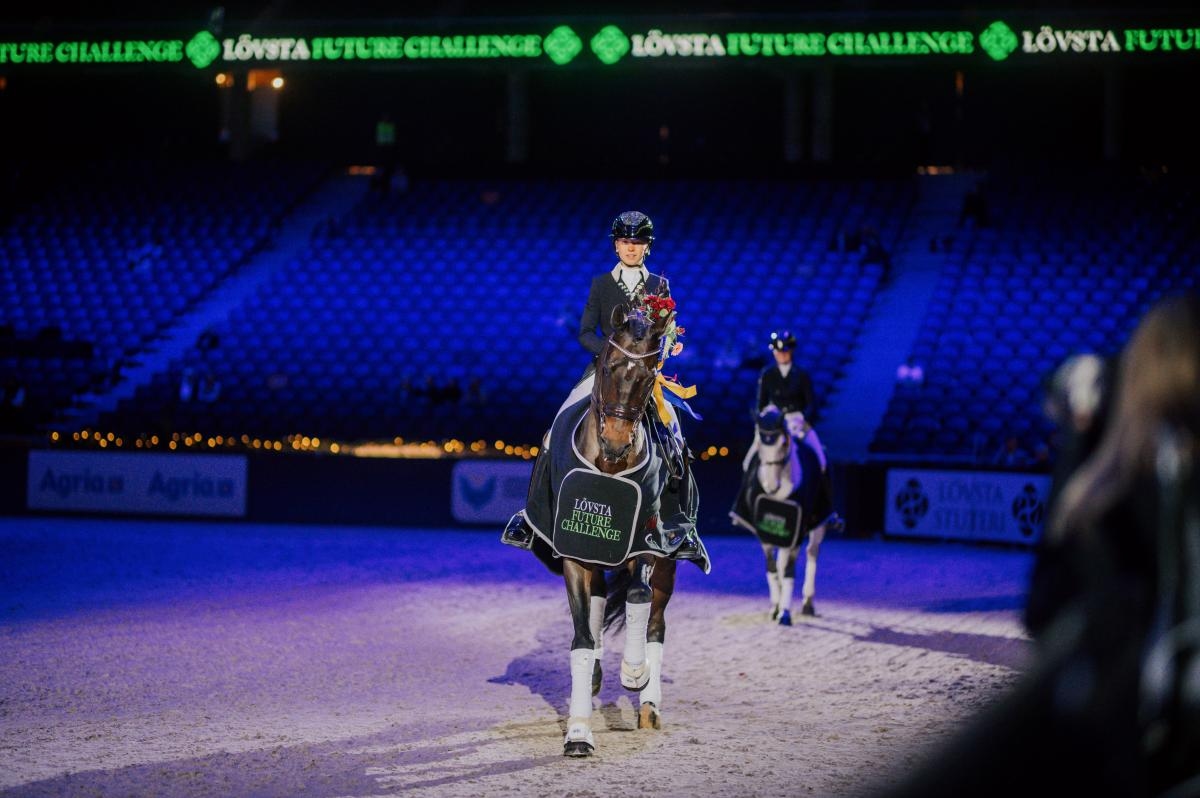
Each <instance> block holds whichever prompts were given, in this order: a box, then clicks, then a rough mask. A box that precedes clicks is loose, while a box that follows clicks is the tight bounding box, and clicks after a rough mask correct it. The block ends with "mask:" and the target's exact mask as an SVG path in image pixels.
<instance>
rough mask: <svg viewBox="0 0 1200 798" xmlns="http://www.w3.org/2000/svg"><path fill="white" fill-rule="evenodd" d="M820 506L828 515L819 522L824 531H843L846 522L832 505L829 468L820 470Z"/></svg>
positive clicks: (831, 483)
mask: <svg viewBox="0 0 1200 798" xmlns="http://www.w3.org/2000/svg"><path fill="white" fill-rule="evenodd" d="M820 490H821V507H822V509H823V510H824V511H825V512H828V513H829V515H828V516H827V517H826V518H825V520H824V521H822V522H821V523H822V524H823V525H824V527H825V531H826V532H832V533H834V534H836V533H838V532H841V531H843V530H844V529H845V528H846V522H845V521H844V520H843V519H842V517H841V516H840V515H838V513H837V510H835V509H834V507H833V482H832V481H830V479H829V469H825V470H824V471H822V472H821V484H820Z"/></svg>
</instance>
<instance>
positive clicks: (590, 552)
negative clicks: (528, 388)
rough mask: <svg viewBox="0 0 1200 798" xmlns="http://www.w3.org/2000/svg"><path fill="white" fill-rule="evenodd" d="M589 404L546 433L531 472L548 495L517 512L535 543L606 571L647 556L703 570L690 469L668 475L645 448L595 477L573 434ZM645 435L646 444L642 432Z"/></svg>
mask: <svg viewBox="0 0 1200 798" xmlns="http://www.w3.org/2000/svg"><path fill="white" fill-rule="evenodd" d="M590 402H591V400H590V397H584V398H583V399H581V400H579V401H578V402H575V403H574V404H572V405H568V406H567V407H565V408H563V410H562V411H561V412H560V413H559V414H558V416H557V417H556V418H555V419H554V423H553V425H552V426H551V428H550V437H549V443H550V445H549V447H548V449H547V450H544V451H543V452H542V453H541V454H540V455H539V457H538V463H537V464H536V465H535V471H536V470H537V469H549V472H550V473H549V479H548V480H545V481H546V483H547V484H548V485H549V491H548V492H547V493H545V494H544V495H542V494H539V495H533V496H531V497H530V501H529V503H528V505H527V506H526V507H525V511H524V512H525V519H526V521H528V522H529V525H530V526H531V527H532V528H533V531H534V532H535V533H536V534H537V536H538V538H539V542H540V543H541V544H542V546H548V547H549V549H550V551H551V552H552V553H553V555H554V557H556V558H558V557H571V558H572V559H578V560H582V561H584V562H590V563H594V564H597V565H603V566H606V567H613V566H616V565H620V564H621V563H622V562H624V561H625V560H626V559H628V558H629V557H631V556H635V555H638V554H643V553H650V554H655V555H658V556H662V557H673V558H677V559H688V560H692V561H693V562H695V563H696V564H697V565H698V566H699V567H700V568H701V569H702V570H703V571H704V572H705V573H708V572H709V569H710V565H709V559H708V553H707V552H706V551H705V549H704V544H703V542H702V541H701V540H700V536H699V533H698V532H697V531H696V513H697V509H698V505H699V497H698V494H697V492H696V485H695V481H694V480H693V479H692V474H691V470H690V469H687V468H685V469H684V472H683V474H682V476H680V477H675V478H673V477H671V474H670V471H669V469H668V468H667V464H666V462H665V461H664V460H663V458H662V456H661V455H660V453H659V452H658V449H657V447H656V446H653V445H650V446H647V447H646V450H645V451H644V452H643V456H642V458H641V460H640V461H639V462H638V463H636V464H634V465H633V466H632V467H631V468H629V469H627V470H626V471H623V472H621V473H620V474H617V475H613V476H610V475H608V474H604V473H602V472H601V471H600V470H599V469H597V468H596V466H595V465H594V464H593V463H590V462H588V461H587V460H585V459H584V457H583V456H582V455H581V454H580V453H579V450H578V449H577V448H576V447H575V433H576V430H578V428H579V426H580V425H581V424H582V423H583V420H584V418H585V416H586V415H587V413H588V411H589V409H590V406H591V405H590ZM642 423H643V424H647V425H648V424H649V423H650V422H649V421H647V420H645V419H644V420H643V422H642ZM644 434H645V436H646V437H645V439H646V440H647V441H650V440H653V438H652V437H651V436H650V435H649V429H648V428H647V429H646V430H644ZM537 477H538V475H537V474H536V473H535V475H534V478H535V480H537ZM537 548H538V547H537V546H535V551H536V549H537ZM544 559H545V558H543V560H544ZM547 565H549V566H550V567H551V568H552V569H554V566H553V565H552V564H550V563H547ZM554 570H557V569H554Z"/></svg>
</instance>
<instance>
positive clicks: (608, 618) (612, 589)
mask: <svg viewBox="0 0 1200 798" xmlns="http://www.w3.org/2000/svg"><path fill="white" fill-rule="evenodd" d="M607 582H608V602H607V603H606V604H605V605H604V631H606V632H607V631H609V630H610V629H620V628H621V627H622V626H624V625H625V603H626V602H625V598H626V596H627V594H628V593H629V585H630V583H632V582H633V574H632V573H630V570H629V567H628V566H622V567H620V568H617V569H616V570H615V571H614V572H613V573H612V575H611V576H609V577H608V579H607Z"/></svg>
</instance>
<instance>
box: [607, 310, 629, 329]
mask: <svg viewBox="0 0 1200 798" xmlns="http://www.w3.org/2000/svg"><path fill="white" fill-rule="evenodd" d="M628 317H629V306H628V305H617V306H616V307H615V308H613V312H612V318H610V319H609V321H610V322H611V323H612V328H613V329H614V330H616V329H618V328H620V327H621V326H622V325H624V324H625V320H626V319H627V318H628Z"/></svg>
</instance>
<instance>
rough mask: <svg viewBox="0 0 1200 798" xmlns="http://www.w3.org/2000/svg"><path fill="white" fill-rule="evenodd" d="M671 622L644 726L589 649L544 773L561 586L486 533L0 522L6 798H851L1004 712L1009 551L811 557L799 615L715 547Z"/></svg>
mask: <svg viewBox="0 0 1200 798" xmlns="http://www.w3.org/2000/svg"><path fill="white" fill-rule="evenodd" d="M709 549H710V552H711V554H712V556H713V559H714V562H715V567H714V572H713V574H712V575H710V576H707V577H705V576H703V575H702V574H700V572H699V571H698V570H697V569H695V568H694V567H692V566H689V565H686V564H684V565H681V566H680V569H679V582H678V586H677V589H676V594H675V598H674V599H673V600H672V603H671V606H670V608H669V609H668V613H667V623H668V628H667V638H666V656H665V659H664V662H665V664H664V686H663V707H662V710H663V720H664V724H665V725H664V728H663V729H662V730H661V731H648V730H640V731H639V730H637V729H636V725H637V717H636V711H635V707H636V697H634V698H633V700H631V695H632V694H630V693H627V692H626V691H624V690H623V689H621V687H620V685H619V681H618V667H619V661H620V656H621V644H622V642H623V634H621V633H616V634H610V636H609V639H608V640H607V641H606V648H605V657H604V663H603V665H604V671H605V683H604V686H603V688H602V689H601V692H600V694H599V696H598V697H597V699H596V702H595V706H596V707H597V710H596V712H595V714H594V721H593V723H594V732H595V737H596V745H597V755H596V756H595V757H593V758H592V759H590V760H587V761H577V760H571V759H566V758H564V757H563V756H562V739H563V733H564V724H565V720H566V709H567V701H568V697H569V695H568V694H569V686H570V673H569V657H568V655H567V651H568V650H569V647H570V640H571V624H570V616H569V613H568V612H567V607H566V599H565V597H564V593H563V587H562V584H561V581H560V580H558V579H555V578H553V577H551V576H550V575H549V574H548V573H547V572H546V571H545V570H544V569H543V568H542V567H541V566H540V565H539V564H537V563H536V562H535V561H534V559H533V558H532V557H531V556H529V555H528V554H527V553H525V552H521V551H517V550H515V549H511V548H509V547H506V546H502V545H500V544H499V542H498V540H497V532H494V531H490V530H489V531H487V532H462V531H449V530H402V529H362V528H329V527H323V528H312V527H284V526H256V525H247V524H229V525H222V524H206V523H162V522H128V521H83V520H59V519H33V520H30V519H20V520H17V519H7V520H5V521H4V522H3V525H2V526H0V795H22V796H24V795H77V794H78V795H84V794H86V795H100V796H104V795H128V794H137V795H151V794H153V795H160V796H211V795H230V796H234V795H237V796H243V795H263V796H273V795H278V796H322V797H326V796H358V795H363V796H366V795H373V796H374V795H387V794H393V793H395V794H401V793H407V792H410V791H413V790H421V791H423V793H425V794H431V795H444V796H452V797H455V796H462V797H463V798H467V797H468V796H469V797H470V798H477V796H480V795H487V796H494V795H501V796H503V795H513V796H517V795H520V796H531V795H554V796H562V795H592V794H595V795H600V794H634V792H635V790H640V791H646V792H649V793H653V794H656V795H689V796H690V795H708V796H742V795H747V796H748V795H756V796H765V795H788V796H794V795H829V796H842V795H858V794H864V793H868V792H870V791H872V789H874V788H876V787H878V785H879V784H880V783H882V782H885V781H887V780H889V779H890V778H894V777H895V776H896V775H897V774H899V773H901V772H903V771H904V770H906V769H907V768H909V767H910V766H911V765H912V764H913V763H914V762H916V761H917V760H918V759H919V757H920V756H921V754H922V753H924V752H926V751H928V750H929V749H930V748H931V747H932V746H934V745H936V743H937V742H939V741H940V740H942V739H944V738H945V737H946V736H947V735H948V734H950V733H952V732H953V730H954V729H955V728H957V726H958V725H959V724H960V723H961V722H962V721H963V720H964V719H965V718H966V717H968V716H969V715H971V714H972V713H974V712H976V711H977V710H979V709H980V708H982V707H983V706H985V705H986V704H988V703H989V702H990V701H992V700H995V699H996V698H997V697H999V696H1000V695H1002V694H1003V692H1004V690H1005V688H1007V687H1008V686H1009V685H1011V684H1012V683H1013V682H1014V681H1015V679H1016V678H1017V676H1018V675H1019V672H1020V669H1021V667H1022V666H1023V664H1024V663H1025V662H1026V660H1027V656H1028V648H1029V644H1028V642H1027V641H1026V639H1025V638H1024V637H1023V635H1022V632H1021V628H1020V624H1019V622H1018V613H1019V607H1020V604H1021V601H1022V599H1023V595H1024V589H1025V585H1026V578H1027V573H1028V567H1029V555H1028V554H1026V553H1024V552H1020V551H1009V550H998V549H991V548H976V547H968V546H962V545H953V544H918V543H911V542H885V541H861V540H849V539H834V540H830V541H827V542H826V544H825V548H824V550H823V554H822V585H821V590H822V602H821V604H820V605H819V613H820V614H819V615H818V616H817V617H816V618H805V619H804V620H803V622H798V623H797V624H796V625H795V626H793V627H790V628H788V627H780V626H778V625H776V624H773V623H771V622H770V621H769V618H768V610H769V608H768V606H767V605H768V600H767V597H766V595H765V590H764V589H763V587H762V573H761V571H762V563H761V557H762V553H761V550H760V548H759V546H758V544H757V542H755V541H754V540H753V539H752V538H751V537H750V536H749V535H745V536H730V537H721V536H712V538H711V543H710V545H709Z"/></svg>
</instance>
